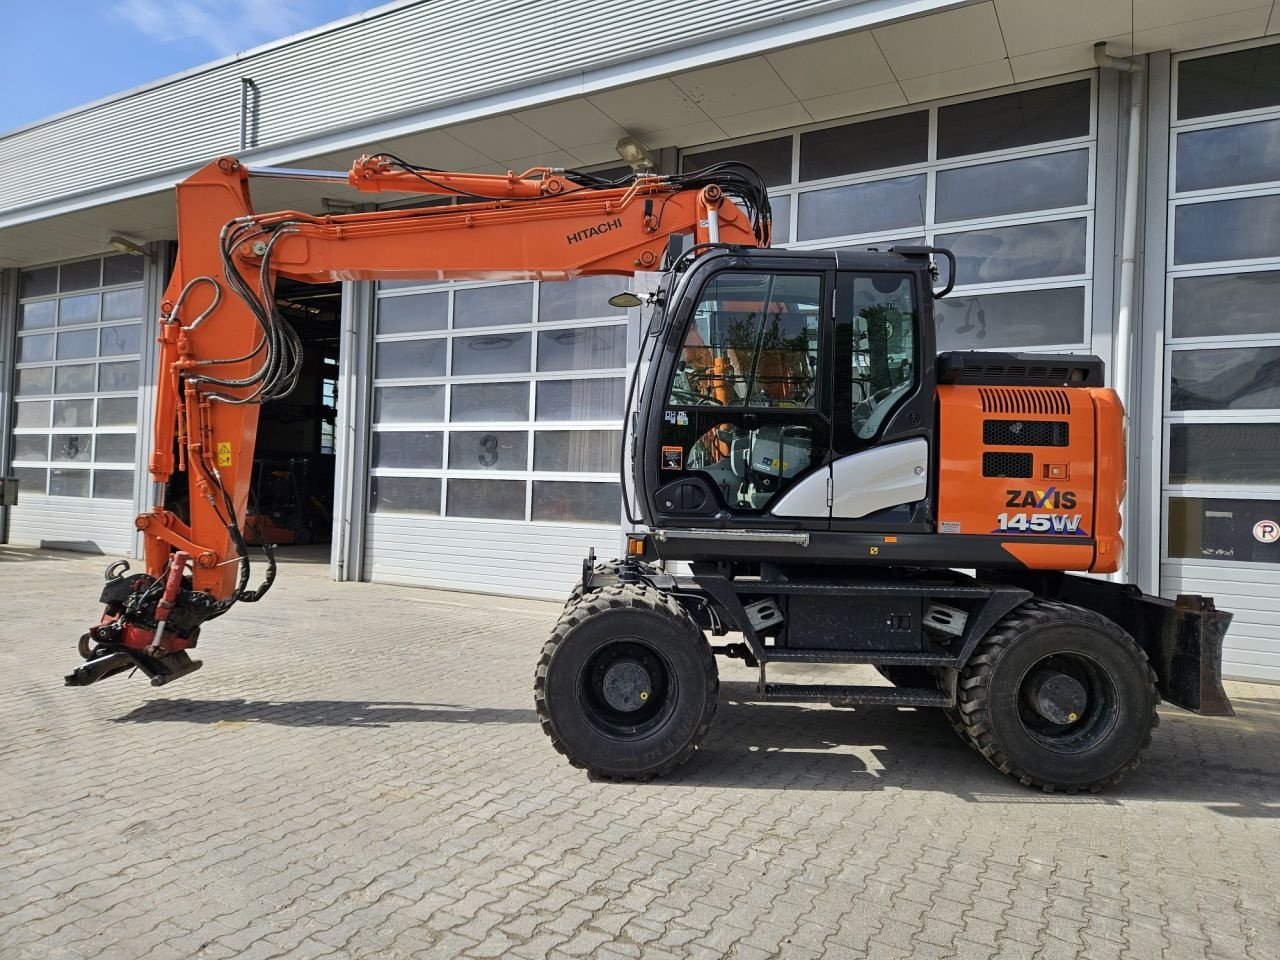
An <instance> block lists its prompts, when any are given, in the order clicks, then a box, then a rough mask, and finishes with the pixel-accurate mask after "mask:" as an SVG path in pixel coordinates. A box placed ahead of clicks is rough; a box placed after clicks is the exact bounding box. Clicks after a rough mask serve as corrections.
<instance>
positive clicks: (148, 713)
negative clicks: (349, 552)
mask: <svg viewBox="0 0 1280 960" xmlns="http://www.w3.org/2000/svg"><path fill="white" fill-rule="evenodd" d="M537 720H538V717H537V714H536V713H534V711H533V710H506V709H503V708H500V707H495V708H491V709H483V708H482V709H470V708H466V707H457V706H454V705H453V704H449V703H400V702H388V703H379V702H376V701H367V700H283V701H274V700H152V701H151V702H149V703H145V704H143V705H142V706H140V707H137V708H136V709H134V710H133V711H131V712H130V713H127V714H125V715H124V716H123V717H117V718H116V720H115V721H114V722H115V723H226V724H231V723H267V724H273V725H275V726H282V727H389V726H391V725H392V724H396V723H478V724H486V723H536V722H537Z"/></svg>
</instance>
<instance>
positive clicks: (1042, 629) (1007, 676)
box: [951, 599, 1160, 793]
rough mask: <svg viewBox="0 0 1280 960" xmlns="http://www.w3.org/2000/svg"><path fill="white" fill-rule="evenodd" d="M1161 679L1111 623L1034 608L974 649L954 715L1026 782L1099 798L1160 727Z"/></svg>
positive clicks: (1048, 605)
mask: <svg viewBox="0 0 1280 960" xmlns="http://www.w3.org/2000/svg"><path fill="white" fill-rule="evenodd" d="M1063 677H1065V678H1067V679H1066V680H1063V679H1062V678H1063ZM1155 681H1156V677H1155V673H1154V672H1153V671H1152V669H1151V666H1150V664H1148V662H1147V657H1146V654H1144V653H1143V652H1142V648H1141V647H1139V646H1138V644H1137V643H1136V642H1134V640H1133V638H1132V637H1130V636H1129V634H1127V633H1126V632H1125V631H1124V630H1122V629H1121V628H1120V627H1118V626H1117V625H1116V624H1114V623H1112V622H1111V621H1110V620H1107V619H1106V618H1104V617H1101V616H1099V615H1097V614H1096V613H1093V612H1091V611H1088V610H1083V609H1081V608H1079V607H1073V606H1070V605H1068V604H1065V603H1058V602H1056V601H1051V600H1041V599H1036V600H1029V601H1027V602H1026V603H1024V604H1022V605H1020V606H1019V607H1017V608H1016V609H1015V610H1014V611H1013V612H1012V613H1010V614H1009V615H1008V616H1006V617H1005V618H1004V619H1003V620H1001V621H1000V622H999V623H997V624H996V625H995V627H994V628H992V630H991V632H990V633H988V634H987V635H986V636H985V637H984V638H983V639H982V641H981V642H980V643H979V644H978V647H977V649H976V650H975V651H974V653H973V656H972V657H970V659H969V661H968V663H966V664H965V666H964V669H963V670H961V672H960V676H959V683H958V688H957V697H958V701H957V704H956V710H955V711H954V712H953V713H952V714H951V716H952V719H953V723H954V725H955V727H956V730H957V732H959V733H960V734H961V735H962V736H963V737H964V738H965V739H967V740H968V741H969V743H970V745H971V746H973V747H974V748H975V749H976V750H977V751H978V752H979V753H981V754H982V755H983V756H984V757H986V758H987V760H988V761H990V763H991V764H992V765H993V766H994V767H996V768H997V769H998V770H1000V771H1001V772H1002V773H1005V774H1008V775H1009V776H1011V777H1013V778H1014V779H1015V780H1017V781H1019V782H1020V783H1022V784H1024V785H1027V786H1036V787H1040V788H1041V789H1043V790H1046V791H1049V792H1054V791H1062V792H1065V793H1076V792H1078V791H1081V790H1087V791H1097V790H1100V789H1101V788H1102V787H1104V786H1107V785H1109V784H1113V783H1118V782H1119V781H1120V780H1121V779H1122V778H1123V777H1124V776H1125V775H1126V774H1127V773H1128V772H1129V771H1130V770H1132V769H1133V768H1134V767H1136V766H1137V765H1138V763H1139V761H1140V760H1141V754H1142V751H1143V750H1144V749H1146V747H1147V746H1149V745H1150V743H1151V731H1152V730H1153V729H1154V728H1155V727H1156V725H1157V724H1158V723H1159V722H1160V718H1159V716H1158V715H1157V713H1156V705H1157V704H1158V703H1159V702H1160V697H1159V694H1157V692H1156V686H1155ZM1047 689H1048V690H1050V691H1053V690H1056V691H1057V692H1054V693H1045V692H1044V691H1046V690H1047ZM1046 711H1047V713H1048V714H1051V715H1052V716H1047V715H1046ZM1068 711H1069V712H1068Z"/></svg>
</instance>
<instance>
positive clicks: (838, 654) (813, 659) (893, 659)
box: [764, 647, 956, 667]
mask: <svg viewBox="0 0 1280 960" xmlns="http://www.w3.org/2000/svg"><path fill="white" fill-rule="evenodd" d="M764 659H765V662H766V663H870V664H880V665H883V666H886V667H890V666H892V667H954V666H955V664H956V658H955V657H953V656H952V655H951V654H949V653H919V652H917V651H909V650H799V649H796V648H794V647H765V648H764Z"/></svg>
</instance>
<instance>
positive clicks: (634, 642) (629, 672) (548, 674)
mask: <svg viewBox="0 0 1280 960" xmlns="http://www.w3.org/2000/svg"><path fill="white" fill-rule="evenodd" d="M719 689H720V681H719V675H718V674H717V672H716V663H715V657H713V656H712V653H711V646H710V644H708V643H707V638H706V637H705V636H704V635H703V633H702V631H701V630H699V629H698V626H697V624H695V623H694V621H693V619H692V618H691V617H690V616H689V614H688V613H686V612H685V610H684V608H682V607H681V606H680V605H679V604H677V603H676V602H675V601H673V600H672V599H671V598H670V597H668V596H666V595H665V594H663V593H661V592H659V591H657V590H654V589H653V588H651V587H647V586H644V585H641V584H613V585H611V586H607V587H604V588H603V589H601V590H593V591H591V592H590V593H589V594H587V595H586V596H585V597H581V598H580V599H579V600H578V602H576V603H574V604H571V605H570V606H569V607H568V608H567V609H566V610H565V612H564V613H563V614H562V615H561V617H560V620H559V622H558V623H557V624H556V626H555V629H554V630H552V632H551V637H550V639H549V640H548V641H547V643H546V644H545V645H544V646H543V648H542V656H541V657H540V658H539V659H538V669H537V673H536V674H535V677H534V683H533V691H534V705H535V707H536V708H537V711H538V717H539V719H540V720H541V722H542V729H543V731H544V732H545V733H546V734H547V736H548V737H550V738H551V743H552V745H553V746H554V747H555V748H556V749H557V750H558V751H560V753H562V754H564V755H565V756H566V757H568V758H569V762H570V763H571V764H573V765H574V766H575V767H580V768H583V769H586V770H588V771H590V772H591V773H592V774H593V775H595V776H598V777H604V778H608V779H615V780H648V779H651V778H652V777H656V776H659V775H661V774H664V773H667V772H668V771H670V770H672V769H674V768H675V767H677V766H679V765H680V764H682V763H684V762H685V761H686V760H688V759H689V757H690V756H692V754H693V752H694V750H696V749H697V747H698V744H699V743H700V742H701V741H702V738H703V737H704V736H705V735H706V733H707V730H708V729H709V728H710V727H711V720H712V718H713V717H714V716H715V712H716V699H717V696H718V694H719Z"/></svg>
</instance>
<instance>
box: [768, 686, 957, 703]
mask: <svg viewBox="0 0 1280 960" xmlns="http://www.w3.org/2000/svg"><path fill="white" fill-rule="evenodd" d="M763 699H765V700H778V701H792V702H809V701H816V702H819V703H822V702H830V703H837V702H838V703H840V704H841V705H846V704H864V705H866V706H879V707H949V706H950V705H951V698H950V697H948V696H947V695H946V694H945V693H943V692H942V691H941V690H929V689H926V688H924V687H851V686H844V685H841V684H832V683H767V684H765V687H764V697H763Z"/></svg>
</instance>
